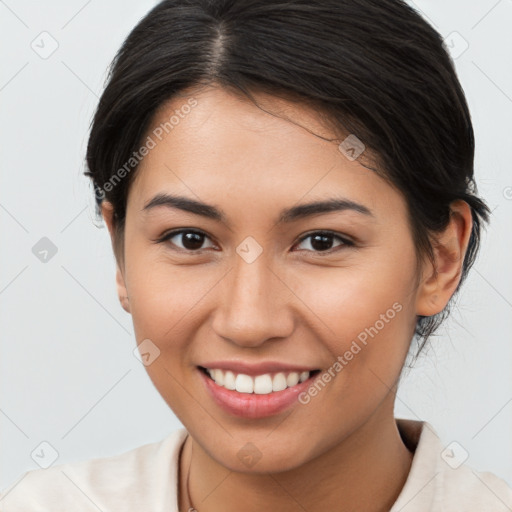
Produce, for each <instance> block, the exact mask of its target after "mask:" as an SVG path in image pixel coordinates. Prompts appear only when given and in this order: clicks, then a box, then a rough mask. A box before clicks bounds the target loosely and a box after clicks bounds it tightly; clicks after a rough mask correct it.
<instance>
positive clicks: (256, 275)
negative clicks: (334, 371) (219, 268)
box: [213, 255, 294, 347]
mask: <svg viewBox="0 0 512 512" xmlns="http://www.w3.org/2000/svg"><path fill="white" fill-rule="evenodd" d="M219 284H220V283H219ZM218 294H219V295H218V296H219V300H218V303H217V304H218V306H217V308H216V310H215V315H214V320H213V329H214V331H215V332H216V333H217V334H218V335H219V336H221V337H222V338H224V339H226V340H228V341H230V342H231V343H235V344H237V345H239V346H243V347H259V346H260V345H262V344H263V343H265V341H267V340H270V339H277V338H285V337H288V336H290V335H291V333H292V332H293V329H294V320H293V310H292V309H293V308H292V307H290V301H291V300H292V296H293V294H292V293H291V292H290V290H289V289H288V288H287V286H286V285H285V284H284V283H283V281H282V280H281V279H280V277H279V276H278V275H276V273H275V271H274V270H272V268H270V266H269V264H268V261H267V259H266V258H264V257H263V255H261V256H260V257H259V258H258V259H256V261H253V262H252V263H247V262H246V261H244V260H243V259H242V258H240V257H239V256H238V255H236V256H235V262H234V265H233V267H232V269H231V271H230V272H228V274H227V276H226V278H225V279H223V281H222V286H220V287H218Z"/></svg>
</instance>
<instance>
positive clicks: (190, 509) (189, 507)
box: [185, 445, 197, 512]
mask: <svg viewBox="0 0 512 512" xmlns="http://www.w3.org/2000/svg"><path fill="white" fill-rule="evenodd" d="M192 449H193V445H192V446H191V447H190V458H189V461H188V468H187V478H186V480H185V490H186V492H187V512H197V511H196V509H195V508H194V506H193V505H192V499H191V498H190V488H189V480H190V466H191V465H192Z"/></svg>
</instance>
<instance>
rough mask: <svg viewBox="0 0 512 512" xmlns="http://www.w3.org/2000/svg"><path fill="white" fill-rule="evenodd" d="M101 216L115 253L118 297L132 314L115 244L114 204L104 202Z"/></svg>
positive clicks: (125, 308) (124, 307) (123, 306)
mask: <svg viewBox="0 0 512 512" xmlns="http://www.w3.org/2000/svg"><path fill="white" fill-rule="evenodd" d="M101 214H102V216H103V220H104V221H105V224H106V225H107V228H108V232H109V234H110V241H111V244H112V249H113V251H114V256H115V258H116V263H117V266H116V287H117V296H118V297H119V302H120V303H121V306H122V308H123V309H124V310H125V311H126V312H127V313H130V298H129V296H128V291H127V289H126V284H125V282H124V277H123V273H122V271H121V268H120V267H119V261H118V255H116V243H115V230H114V207H113V206H112V203H109V202H108V201H103V203H102V205H101Z"/></svg>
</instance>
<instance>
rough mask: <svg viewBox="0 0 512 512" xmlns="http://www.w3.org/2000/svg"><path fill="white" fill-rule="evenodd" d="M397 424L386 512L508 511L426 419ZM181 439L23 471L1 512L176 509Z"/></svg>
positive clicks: (509, 500) (0, 499) (503, 495)
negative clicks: (401, 480)
mask: <svg viewBox="0 0 512 512" xmlns="http://www.w3.org/2000/svg"><path fill="white" fill-rule="evenodd" d="M396 421H397V426H398V429H399V431H400V435H401V436H402V439H403V440H404V443H405V444H406V445H407V446H408V447H409V449H410V450H411V451H414V457H413V461H412V466H411V470H410V472H409V475H408V477H407V481H406V483H405V485H404V487H403V489H402V491H401V493H400V496H399V497H398V499H397V501H396V502H395V504H394V505H393V507H392V509H391V511H390V512H427V511H429V512H472V511H474V512H477V511H478V512H505V511H507V512H511V511H512V488H510V487H509V486H508V485H507V484H506V482H505V481H504V480H502V479H500V478H498V477H497V476H495V475H493V474H492V473H488V472H476V471H473V470H472V469H471V468H470V467H469V466H467V465H466V464H465V463H463V462H462V461H463V460H464V458H465V452H464V451H463V448H462V447H461V446H460V445H457V444H454V443H451V444H449V445H448V446H447V447H445V446H443V445H442V444H441V441H440V439H439V437H438V436H437V434H436V433H435V432H434V430H433V429H432V427H431V425H430V424H429V423H427V422H421V421H413V420H404V419H398V418H397V420H396ZM186 436H187V431H186V430H185V429H184V428H181V429H179V430H176V431H174V432H172V433H171V434H170V435H169V436H168V437H166V438H165V439H163V440H161V441H159V442H155V443H151V444H146V445H143V446H139V447H138V448H134V449H132V450H130V451H128V452H125V453H122V454H120V455H115V456H113V457H103V458H96V459H90V460H86V461H82V462H75V463H69V464H60V465H55V466H51V467H49V468H47V469H37V470H31V471H27V472H26V473H24V474H23V475H22V476H21V477H20V478H19V479H18V480H17V481H16V482H13V483H12V484H11V485H10V486H9V487H8V488H7V489H4V491H3V492H2V493H0V510H1V511H2V512H86V511H87V512H92V511H94V512H98V511H102V512H107V511H112V512H113V511H115V512H178V500H177V490H178V459H179V453H180V449H181V446H182V444H183V442H184V441H185V438H186ZM199 512H200V511H199Z"/></svg>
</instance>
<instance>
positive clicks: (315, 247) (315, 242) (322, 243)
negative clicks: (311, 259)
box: [299, 231, 354, 252]
mask: <svg viewBox="0 0 512 512" xmlns="http://www.w3.org/2000/svg"><path fill="white" fill-rule="evenodd" d="M334 239H337V240H339V241H340V242H341V243H340V244H338V245H337V246H334V249H336V247H339V248H343V247H344V246H347V247H350V246H353V245H354V242H352V241H351V240H348V239H347V238H344V237H342V236H340V235H337V234H336V233H332V232H330V231H316V232H314V233H310V234H309V235H306V236H305V237H303V238H302V239H301V240H300V243H299V245H300V244H302V243H306V244H305V245H306V247H303V248H302V250H304V249H305V250H308V251H311V250H312V251H314V252H329V251H332V249H333V242H334Z"/></svg>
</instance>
